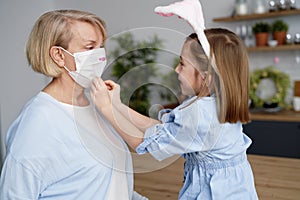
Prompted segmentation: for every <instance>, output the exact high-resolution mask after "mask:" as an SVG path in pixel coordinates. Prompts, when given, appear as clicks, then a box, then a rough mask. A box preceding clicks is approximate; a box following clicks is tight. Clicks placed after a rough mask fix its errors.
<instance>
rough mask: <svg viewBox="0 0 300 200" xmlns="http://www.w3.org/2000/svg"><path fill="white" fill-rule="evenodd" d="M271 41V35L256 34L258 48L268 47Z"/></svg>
mask: <svg viewBox="0 0 300 200" xmlns="http://www.w3.org/2000/svg"><path fill="white" fill-rule="evenodd" d="M268 39H269V33H267V32H266V33H256V34H255V40H256V46H267V44H268Z"/></svg>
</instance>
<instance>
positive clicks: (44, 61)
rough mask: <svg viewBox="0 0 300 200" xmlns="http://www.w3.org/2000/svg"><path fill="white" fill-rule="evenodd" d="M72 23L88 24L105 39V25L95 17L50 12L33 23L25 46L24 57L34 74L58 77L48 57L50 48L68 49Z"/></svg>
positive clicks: (71, 35)
mask: <svg viewBox="0 0 300 200" xmlns="http://www.w3.org/2000/svg"><path fill="white" fill-rule="evenodd" d="M74 21H82V22H88V23H90V24H92V25H94V26H95V27H97V28H98V29H99V30H100V31H101V33H102V36H103V40H105V39H106V30H105V23H104V21H103V20H102V19H100V18H99V17H97V16H96V15H94V14H92V13H89V12H84V11H78V10H56V11H50V12H47V13H45V14H43V15H42V16H40V18H39V19H38V20H37V21H36V22H35V24H34V26H33V28H32V31H31V33H30V35H29V39H28V42H27V46H26V55H27V60H28V63H29V65H31V67H32V69H33V70H34V71H36V72H39V73H42V74H44V75H46V76H49V77H58V76H59V75H60V74H61V68H59V67H58V66H57V65H56V64H55V63H54V62H53V61H52V59H51V57H50V52H49V51H50V48H51V47H52V46H61V47H63V48H64V49H68V45H69V42H70V41H71V39H72V37H73V33H72V29H71V24H72V22H74Z"/></svg>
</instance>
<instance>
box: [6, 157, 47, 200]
mask: <svg viewBox="0 0 300 200" xmlns="http://www.w3.org/2000/svg"><path fill="white" fill-rule="evenodd" d="M41 188H42V181H40V179H38V178H37V177H36V176H35V175H34V174H33V173H32V171H31V170H30V169H29V168H27V167H25V166H23V165H22V163H21V162H19V161H17V160H15V159H14V158H13V157H12V156H11V155H7V157H6V160H5V163H4V165H3V168H2V172H1V178H0V199H14V200H27V199H28V200H33V199H38V197H39V193H40V190H41Z"/></svg>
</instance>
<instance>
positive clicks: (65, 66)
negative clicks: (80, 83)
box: [58, 46, 75, 73]
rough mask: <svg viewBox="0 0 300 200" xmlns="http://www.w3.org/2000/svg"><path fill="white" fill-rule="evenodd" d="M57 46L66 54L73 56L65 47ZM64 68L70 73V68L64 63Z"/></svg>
mask: <svg viewBox="0 0 300 200" xmlns="http://www.w3.org/2000/svg"><path fill="white" fill-rule="evenodd" d="M58 48H60V49H61V50H63V51H64V52H66V53H67V54H69V55H70V56H72V57H73V58H75V57H74V55H73V54H71V53H70V52H69V51H67V50H66V49H65V48H63V47H61V46H58ZM64 68H65V70H67V72H69V73H71V70H69V69H68V68H67V67H66V66H65V65H64Z"/></svg>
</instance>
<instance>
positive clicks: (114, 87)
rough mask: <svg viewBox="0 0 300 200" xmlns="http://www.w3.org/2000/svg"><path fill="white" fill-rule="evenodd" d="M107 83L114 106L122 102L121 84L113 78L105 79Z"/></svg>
mask: <svg viewBox="0 0 300 200" xmlns="http://www.w3.org/2000/svg"><path fill="white" fill-rule="evenodd" d="M104 83H105V85H106V86H107V88H108V90H109V95H110V99H111V101H112V104H113V105H114V106H117V105H120V104H121V98H120V90H121V89H120V85H119V84H117V83H115V82H114V81H112V80H106V81H104Z"/></svg>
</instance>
